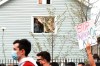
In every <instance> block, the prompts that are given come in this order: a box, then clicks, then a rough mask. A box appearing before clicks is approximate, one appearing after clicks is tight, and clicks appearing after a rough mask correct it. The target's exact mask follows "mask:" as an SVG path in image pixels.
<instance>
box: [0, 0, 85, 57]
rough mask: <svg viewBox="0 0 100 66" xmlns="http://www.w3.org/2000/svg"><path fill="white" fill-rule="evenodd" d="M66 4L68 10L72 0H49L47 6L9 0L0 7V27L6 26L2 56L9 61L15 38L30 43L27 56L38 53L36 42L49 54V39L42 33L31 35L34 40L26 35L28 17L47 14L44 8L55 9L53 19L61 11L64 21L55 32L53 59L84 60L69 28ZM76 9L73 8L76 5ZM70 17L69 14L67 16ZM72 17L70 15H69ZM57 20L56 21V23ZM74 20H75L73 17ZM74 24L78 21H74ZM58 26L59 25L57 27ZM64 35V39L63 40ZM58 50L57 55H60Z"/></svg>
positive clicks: (83, 54)
mask: <svg viewBox="0 0 100 66" xmlns="http://www.w3.org/2000/svg"><path fill="white" fill-rule="evenodd" d="M65 3H67V5H68V8H72V7H71V6H70V4H75V5H76V3H75V2H74V1H73V0H52V4H50V5H46V4H43V5H41V4H40V5H38V4H36V0H10V1H9V2H7V3H5V4H4V5H2V6H0V27H6V28H7V29H6V30H5V31H4V46H5V52H6V57H7V58H11V50H12V43H13V41H14V40H16V39H21V38H27V39H28V40H30V41H31V42H32V52H31V54H30V55H31V56H34V57H35V56H36V54H35V53H34V51H36V52H38V51H39V50H38V48H37V46H36V42H39V45H41V47H42V48H41V49H42V50H48V51H49V52H51V43H49V41H50V39H49V40H48V41H47V38H51V37H49V36H47V35H46V37H47V38H46V37H45V36H44V35H43V34H41V35H40V34H39V35H35V39H33V38H32V36H31V35H30V34H29V32H31V16H32V15H35V16H36V15H49V14H48V11H47V8H51V9H53V8H55V9H56V10H55V16H58V15H61V14H62V13H63V12H64V11H65V10H66V13H65V14H64V15H63V16H62V17H61V18H60V19H63V18H64V17H65V16H66V18H65V20H64V21H63V22H62V25H61V27H60V29H59V32H57V35H56V38H55V41H54V44H55V46H54V58H55V57H57V56H58V55H59V57H62V56H63V57H66V58H85V56H86V55H85V53H84V51H83V52H82V51H80V50H79V48H78V43H77V40H76V39H73V38H76V34H75V30H73V26H72V24H71V23H72V17H71V16H70V13H69V12H70V9H69V11H68V9H66V5H65ZM76 6H77V5H76ZM71 14H72V13H71ZM73 16H74V15H73ZM60 19H59V20H60ZM76 19H77V17H76ZM76 22H77V23H78V20H76ZM58 26H59V25H58ZM64 36H65V37H64ZM33 50H34V51H33ZM60 51H61V52H60ZM0 57H2V58H3V54H2V30H1V29H0Z"/></svg>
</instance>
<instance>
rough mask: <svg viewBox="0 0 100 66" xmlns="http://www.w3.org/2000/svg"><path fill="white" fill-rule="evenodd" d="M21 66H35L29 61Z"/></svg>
mask: <svg viewBox="0 0 100 66" xmlns="http://www.w3.org/2000/svg"><path fill="white" fill-rule="evenodd" d="M23 66H35V65H34V64H33V63H32V62H30V61H26V62H25V63H24V65H23Z"/></svg>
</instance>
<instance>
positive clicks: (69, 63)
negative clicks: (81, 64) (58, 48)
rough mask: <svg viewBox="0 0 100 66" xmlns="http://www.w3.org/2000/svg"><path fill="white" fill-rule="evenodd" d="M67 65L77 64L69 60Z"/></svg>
mask: <svg viewBox="0 0 100 66" xmlns="http://www.w3.org/2000/svg"><path fill="white" fill-rule="evenodd" d="M67 66H75V63H74V62H68V63H67Z"/></svg>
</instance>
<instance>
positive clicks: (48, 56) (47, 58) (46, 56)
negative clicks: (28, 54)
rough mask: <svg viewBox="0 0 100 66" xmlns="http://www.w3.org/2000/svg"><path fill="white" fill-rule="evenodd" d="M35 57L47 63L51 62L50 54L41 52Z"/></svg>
mask: <svg viewBox="0 0 100 66" xmlns="http://www.w3.org/2000/svg"><path fill="white" fill-rule="evenodd" d="M37 56H41V57H42V58H43V59H46V60H47V62H50V60H51V57H50V53H49V52H47V51H41V52H40V53H38V54H37Z"/></svg>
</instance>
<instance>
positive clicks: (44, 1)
mask: <svg viewBox="0 0 100 66" xmlns="http://www.w3.org/2000/svg"><path fill="white" fill-rule="evenodd" d="M38 4H51V0H38Z"/></svg>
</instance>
